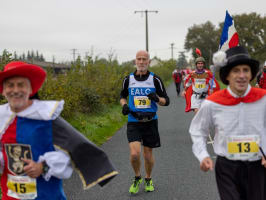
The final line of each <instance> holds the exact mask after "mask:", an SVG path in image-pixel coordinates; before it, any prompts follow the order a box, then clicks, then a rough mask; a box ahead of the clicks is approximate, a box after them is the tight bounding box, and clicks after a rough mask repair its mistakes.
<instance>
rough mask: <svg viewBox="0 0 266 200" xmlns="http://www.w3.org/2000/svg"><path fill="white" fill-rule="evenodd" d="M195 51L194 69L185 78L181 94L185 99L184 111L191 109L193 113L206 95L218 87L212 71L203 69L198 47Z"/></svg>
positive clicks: (204, 64) (203, 63) (203, 60)
mask: <svg viewBox="0 0 266 200" xmlns="http://www.w3.org/2000/svg"><path fill="white" fill-rule="evenodd" d="M196 53H197V55H198V56H199V57H198V58H196V60H195V65H196V70H195V71H193V72H192V73H190V74H189V75H188V77H187V78H186V81H185V84H184V91H183V94H182V95H183V96H185V99H186V108H185V111H186V112H189V111H191V110H193V111H194V112H195V113H196V112H197V111H198V109H199V108H200V105H201V103H202V102H203V100H204V99H205V98H206V97H207V96H208V95H210V94H212V93H213V92H214V91H217V90H219V89H220V88H219V84H218V82H217V81H216V80H215V79H214V77H213V75H212V73H211V72H210V71H209V70H206V69H205V67H206V63H205V59H204V58H203V57H202V56H201V52H200V50H199V49H198V48H196ZM213 79H214V80H213Z"/></svg>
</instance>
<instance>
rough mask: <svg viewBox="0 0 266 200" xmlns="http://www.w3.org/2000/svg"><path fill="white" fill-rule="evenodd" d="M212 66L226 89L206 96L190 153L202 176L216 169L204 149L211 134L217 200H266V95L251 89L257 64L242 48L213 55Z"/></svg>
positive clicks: (192, 130) (192, 128)
mask: <svg viewBox="0 0 266 200" xmlns="http://www.w3.org/2000/svg"><path fill="white" fill-rule="evenodd" d="M213 62H214V66H215V67H218V69H219V74H220V78H221V81H222V82H223V83H224V84H226V85H228V87H227V89H223V90H220V91H218V92H216V93H214V94H212V95H211V96H209V97H208V98H207V99H206V100H205V101H204V102H203V103H202V105H201V107H200V109H199V111H198V112H197V114H196V115H195V116H194V118H193V120H192V122H191V125H190V128H189V132H190V135H191V138H192V142H193V146H192V149H193V153H194V155H195V156H196V157H197V159H198V160H199V162H200V169H201V170H202V171H205V172H207V171H209V170H212V169H213V168H214V164H213V161H212V159H211V158H210V155H209V153H208V151H207V147H206V146H207V145H206V141H207V138H208V135H209V133H210V131H211V130H214V132H215V136H214V144H213V146H214V152H215V153H216V154H217V155H218V157H217V159H216V164H215V175H216V182H217V187H218V191H219V195H220V198H221V200H228V199H233V200H243V199H246V200H253V199H254V200H255V199H256V200H265V199H266V196H265V188H266V178H265V177H266V158H265V155H264V153H263V152H266V135H265V133H266V90H263V89H260V88H252V87H251V86H250V82H251V81H252V80H253V79H254V78H255V77H256V74H257V72H258V70H259V62H258V61H256V60H254V59H251V58H250V55H249V54H248V52H247V50H246V49H245V48H244V47H241V46H237V47H233V48H230V49H228V50H227V51H226V52H223V51H219V52H217V53H215V54H214V56H213Z"/></svg>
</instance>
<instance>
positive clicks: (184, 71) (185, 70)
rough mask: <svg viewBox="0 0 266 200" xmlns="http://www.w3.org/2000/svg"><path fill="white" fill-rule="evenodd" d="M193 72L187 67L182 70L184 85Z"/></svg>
mask: <svg viewBox="0 0 266 200" xmlns="http://www.w3.org/2000/svg"><path fill="white" fill-rule="evenodd" d="M191 72H192V70H191V68H190V67H189V66H187V67H186V68H185V69H182V70H181V75H182V81H183V85H184V83H185V81H186V78H187V77H188V75H189V74H190V73H191Z"/></svg>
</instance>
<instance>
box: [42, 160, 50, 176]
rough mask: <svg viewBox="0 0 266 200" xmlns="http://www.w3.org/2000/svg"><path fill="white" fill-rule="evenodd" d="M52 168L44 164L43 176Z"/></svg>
mask: <svg viewBox="0 0 266 200" xmlns="http://www.w3.org/2000/svg"><path fill="white" fill-rule="evenodd" d="M49 169H50V167H49V166H48V165H47V163H46V162H45V161H43V162H42V175H45V174H46V173H47V172H48V171H49Z"/></svg>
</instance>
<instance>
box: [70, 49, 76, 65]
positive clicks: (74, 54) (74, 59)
mask: <svg viewBox="0 0 266 200" xmlns="http://www.w3.org/2000/svg"><path fill="white" fill-rule="evenodd" d="M71 51H72V53H73V63H75V62H76V51H77V49H71Z"/></svg>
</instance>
